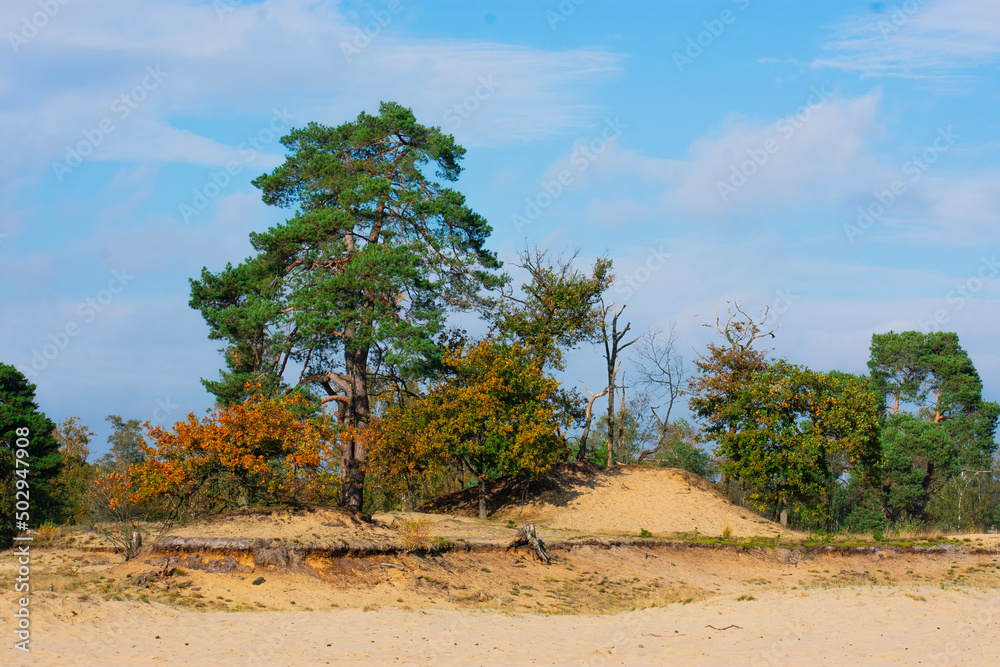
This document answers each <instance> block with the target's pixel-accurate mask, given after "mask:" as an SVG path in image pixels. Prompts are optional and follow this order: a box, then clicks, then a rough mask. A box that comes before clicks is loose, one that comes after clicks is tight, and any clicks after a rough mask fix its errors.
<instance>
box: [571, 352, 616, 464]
mask: <svg viewBox="0 0 1000 667" xmlns="http://www.w3.org/2000/svg"><path fill="white" fill-rule="evenodd" d="M618 366H619V368H620V367H621V363H619V364H618ZM581 382H583V381H582V380H581ZM583 388H584V389H586V390H587V393H588V394H590V401H589V402H588V403H587V414H586V421H584V423H583V435H581V436H580V451H578V452H577V453H576V460H577V461H583V460H585V459H586V458H587V437H588V436H590V425H591V423H592V422H593V421H594V402H595V401H596V400H597V399H599V398H600V397H601V396H604V395H605V394H606V393H608V389H610V388H611V387H605V388H604V391H602V392H601V393H599V394H595V393H594V392H592V391H590V387H588V386H587V383H586V382H583Z"/></svg>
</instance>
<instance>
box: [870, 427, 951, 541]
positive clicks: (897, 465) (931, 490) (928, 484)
mask: <svg viewBox="0 0 1000 667" xmlns="http://www.w3.org/2000/svg"><path fill="white" fill-rule="evenodd" d="M881 443H882V457H883V464H882V483H881V496H882V512H883V514H884V515H885V518H886V519H888V520H889V522H890V523H892V524H896V523H897V522H898V521H899V520H900V519H903V518H910V517H912V518H916V519H920V518H922V517H923V514H924V510H925V509H926V507H927V504H928V503H929V502H930V501H931V499H932V498H934V496H936V495H937V493H938V492H939V491H940V490H941V489H942V487H944V485H945V484H946V483H947V482H948V480H950V479H951V478H953V477H955V476H956V475H958V474H959V473H960V472H961V465H960V464H959V456H958V447H957V443H956V442H955V439H954V438H952V437H951V434H949V433H948V431H946V430H945V429H943V428H941V427H940V426H938V425H937V424H935V423H933V422H931V421H928V420H926V419H920V418H919V417H916V416H914V415H911V414H907V413H905V412H902V413H899V414H894V415H889V417H888V418H887V419H886V422H885V426H884V427H883V428H882V435H881Z"/></svg>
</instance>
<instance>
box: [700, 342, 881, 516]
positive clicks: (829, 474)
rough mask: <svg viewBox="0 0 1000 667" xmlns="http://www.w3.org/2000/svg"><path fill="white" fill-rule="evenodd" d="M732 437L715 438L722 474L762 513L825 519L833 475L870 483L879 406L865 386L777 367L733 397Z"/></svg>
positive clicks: (836, 375)
mask: <svg viewBox="0 0 1000 667" xmlns="http://www.w3.org/2000/svg"><path fill="white" fill-rule="evenodd" d="M734 398H735V400H734V401H733V409H734V410H737V411H738V412H739V414H740V418H739V419H738V421H737V422H736V428H735V430H734V431H732V432H729V431H726V432H722V433H719V434H718V435H717V436H716V442H717V445H718V446H717V449H716V454H717V455H719V456H721V457H723V461H724V462H723V464H722V470H723V472H724V473H725V474H727V475H729V476H730V477H733V478H738V479H740V480H741V482H742V484H743V487H744V490H745V492H746V498H747V499H748V500H749V501H750V502H751V503H752V504H753V505H755V506H756V507H757V508H758V509H761V510H774V509H777V510H778V511H779V513H780V518H781V521H782V524H783V525H786V524H787V512H788V510H794V511H797V512H798V513H799V514H800V515H803V516H807V517H809V516H813V517H815V516H824V515H826V514H827V513H828V511H829V502H830V497H831V494H832V490H833V489H832V487H833V484H834V482H835V480H836V479H837V478H838V477H840V476H841V475H842V474H843V473H844V472H845V470H841V469H838V468H837V467H836V466H835V462H836V461H837V460H838V456H837V455H838V454H840V453H843V454H844V455H845V456H844V458H845V459H846V463H845V467H846V471H847V472H849V473H851V474H854V475H857V476H858V477H859V478H863V479H869V478H870V477H871V476H872V475H873V474H874V472H875V469H876V467H877V465H878V440H877V435H878V426H879V417H880V406H879V403H878V399H877V397H876V395H875V394H874V392H873V391H872V390H871V389H870V387H869V385H868V383H867V382H866V381H865V380H862V379H860V378H854V377H851V376H847V375H844V374H840V373H831V374H826V375H824V374H821V373H817V372H815V371H812V370H809V369H807V368H803V367H800V366H796V365H794V364H789V363H788V362H786V361H784V360H779V361H777V362H775V363H773V364H771V365H770V366H769V367H768V368H767V369H766V370H764V371H762V372H760V373H758V374H756V375H755V376H754V378H753V380H752V381H750V382H748V383H746V384H745V385H744V386H743V387H742V388H741V389H740V390H738V391H737V393H736V395H735V397H734Z"/></svg>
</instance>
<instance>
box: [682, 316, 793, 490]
mask: <svg viewBox="0 0 1000 667" xmlns="http://www.w3.org/2000/svg"><path fill="white" fill-rule="evenodd" d="M767 317H768V309H766V308H765V309H764V311H763V313H762V317H761V318H760V321H759V322H758V321H754V319H753V318H752V317H751V316H750V315H749V314H747V313H746V312H745V311H744V310H743V308H742V305H741V304H740V303H739V302H736V303H730V304H729V308H728V311H727V318H726V321H725V322H723V321H722V319H721V318H720V317H719V316H718V315H716V318H715V324H710V323H708V322H704V326H706V327H709V328H712V329H715V330H716V331H718V332H719V334H720V335H721V336H722V338H723V340H724V343H722V344H719V343H709V344H708V346H707V350H708V351H707V353H706V354H703V355H701V356H700V357H699V358H698V359H695V361H694V364H695V367H696V369H697V374H696V375H695V376H694V377H692V378H691V379H690V380H689V381H688V395H689V397H690V398H689V399H688V407H689V408H690V409H691V412H692V413H693V414H694V416H695V417H696V418H697V419H698V420H700V422H701V424H702V433H703V434H704V437H705V439H706V440H710V441H712V440H714V441H716V442H719V440H720V438H725V437H731V436H733V435H735V434H736V431H737V430H738V429H739V428H740V424H741V422H742V421H743V420H744V419H745V416H746V415H745V412H744V410H745V407H744V406H743V405H741V404H739V402H738V400H737V399H738V397H739V396H740V394H741V392H742V391H743V390H744V388H745V387H747V386H748V385H750V384H751V383H752V382H753V381H754V380H755V378H756V376H757V375H758V374H760V373H762V372H764V370H765V369H767V367H768V364H769V362H770V359H769V357H768V354H767V353H766V352H764V351H763V350H757V349H754V345H755V344H757V341H759V340H761V339H764V338H768V337H771V338H773V337H774V330H773V329H772V330H768V329H767V327H766V324H767ZM729 455H731V456H735V457H736V458H735V459H734V460H733V461H731V463H733V464H734V466H727V465H723V466H722V484H723V486H724V487H725V489H726V492H727V493H729V492H730V488H729V486H730V481H731V480H730V477H729V471H733V470H739V466H740V463H741V462H740V458H739V457H740V456H741V452H740V451H739V450H738V449H733V448H730V454H729ZM722 463H723V464H725V463H726V462H725V461H723V462H722Z"/></svg>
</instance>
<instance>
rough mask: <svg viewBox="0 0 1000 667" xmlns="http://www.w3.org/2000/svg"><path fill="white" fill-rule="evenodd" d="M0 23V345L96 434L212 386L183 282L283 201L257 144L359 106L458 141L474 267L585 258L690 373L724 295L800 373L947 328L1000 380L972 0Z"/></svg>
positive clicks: (156, 415) (240, 251) (19, 0)
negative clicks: (895, 334) (877, 337)
mask: <svg viewBox="0 0 1000 667" xmlns="http://www.w3.org/2000/svg"><path fill="white" fill-rule="evenodd" d="M0 27H2V32H3V34H4V44H2V45H0V52H2V53H3V55H2V57H0V97H2V100H3V103H2V104H0V145H2V146H3V149H2V152H0V172H2V174H0V176H2V178H0V210H2V212H3V213H2V216H0V360H2V361H4V362H6V363H11V364H14V365H15V366H17V367H18V368H19V369H21V370H22V371H24V372H25V373H26V374H27V375H28V376H29V378H30V379H31V380H32V381H33V382H35V383H36V384H37V386H38V400H39V403H40V404H41V407H42V409H43V410H44V411H45V412H46V413H47V414H48V415H49V416H50V417H52V418H53V419H55V420H61V419H63V418H65V417H67V416H70V415H79V416H81V417H82V419H83V421H84V423H87V424H89V425H90V426H91V428H93V429H94V430H95V431H97V433H98V438H96V439H95V447H94V448H95V449H96V450H98V451H101V450H103V449H105V448H106V445H105V444H104V442H105V440H106V437H107V434H108V429H107V428H106V424H105V423H104V417H105V416H106V415H108V414H119V415H121V416H123V417H126V418H132V417H134V418H138V419H140V420H146V419H149V420H152V421H154V422H160V423H171V422H173V421H175V420H177V419H181V418H182V417H183V416H184V415H185V414H186V413H187V412H189V411H194V412H196V413H197V414H201V413H203V412H204V411H205V410H206V409H207V408H209V407H210V405H211V398H210V396H209V395H208V394H207V393H206V392H205V391H204V389H203V387H202V386H201V384H200V382H199V378H202V377H207V378H215V377H217V373H218V369H219V367H220V366H221V365H222V361H221V356H220V355H219V353H218V348H219V344H218V343H216V342H213V341H209V340H208V338H207V333H208V329H207V327H206V325H205V324H204V322H203V321H202V320H201V317H200V315H199V314H198V313H197V312H196V311H193V310H191V309H190V308H189V307H188V305H187V302H188V298H189V286H188V279H189V278H192V277H196V276H198V275H199V273H200V271H201V269H202V267H208V268H209V269H210V270H213V271H217V270H219V269H221V268H222V267H223V266H224V265H225V263H226V262H228V261H232V262H234V263H235V262H239V261H241V260H243V259H245V258H246V257H247V256H248V255H249V254H250V252H251V249H250V246H249V242H248V234H249V233H250V232H251V231H255V230H263V229H266V228H268V227H270V226H272V225H274V224H276V223H278V222H280V221H282V220H283V219H284V218H285V217H286V216H287V212H286V211H283V210H279V209H273V208H269V207H267V206H265V205H264V204H263V203H262V202H261V201H260V197H259V193H258V191H256V190H255V189H254V188H253V187H252V186H251V185H250V182H251V181H252V180H253V179H254V178H255V177H257V176H258V175H260V174H261V173H263V172H265V171H267V170H270V169H272V168H273V167H275V166H277V165H278V164H280V163H281V161H282V159H283V154H282V146H281V145H280V143H279V142H278V139H279V138H280V136H281V135H282V134H284V133H285V132H286V131H287V130H288V129H289V128H291V127H293V126H301V125H304V124H305V123H307V122H309V121H317V122H320V123H324V124H328V125H336V124H340V123H342V122H345V121H348V120H353V119H354V118H355V117H356V116H357V114H358V113H359V112H360V111H362V110H364V111H368V112H376V111H377V109H378V103H379V101H380V100H394V101H397V102H399V103H401V104H404V105H405V106H408V107H410V108H412V109H413V110H414V112H415V114H416V116H417V118H418V120H419V121H420V122H422V123H424V124H427V125H437V126H441V127H442V129H444V130H445V131H446V132H448V133H451V134H454V136H455V137H456V139H457V141H458V142H459V143H460V144H462V145H463V146H465V147H466V149H467V151H468V153H467V155H466V158H465V162H464V167H465V171H464V173H463V175H462V177H461V180H460V181H459V183H458V188H459V189H460V190H461V191H462V192H464V193H465V194H466V195H467V197H468V200H469V203H470V205H471V206H472V207H473V208H474V209H475V210H476V211H478V212H479V213H481V214H483V215H484V216H485V217H486V218H487V219H488V220H489V221H490V223H491V224H492V226H493V229H494V231H493V236H492V241H491V246H492V248H493V249H495V250H496V251H497V252H498V253H499V254H500V256H501V258H502V259H505V260H511V259H514V258H515V257H516V253H517V250H518V249H519V248H524V247H526V246H528V247H531V246H540V247H543V248H548V249H550V250H552V251H554V252H572V251H573V250H574V249H576V250H579V253H580V263H581V266H583V265H584V264H586V263H589V262H591V261H592V260H593V258H594V257H596V256H598V255H601V254H605V253H606V254H607V255H608V256H610V257H612V258H613V259H614V262H615V268H616V273H617V274H618V276H619V277H620V282H619V283H618V284H617V285H616V286H614V287H613V288H612V294H611V297H612V298H614V299H616V300H617V301H618V303H623V302H624V303H627V304H628V310H627V311H626V313H627V314H628V317H629V319H630V320H631V321H632V326H633V330H635V331H636V332H642V331H643V330H645V329H647V328H651V327H669V326H670V325H671V324H676V327H677V332H678V336H679V344H680V348H681V349H682V350H683V351H684V352H685V358H686V360H687V361H688V363H687V370H688V371H691V370H692V369H693V364H691V363H690V360H691V359H693V358H694V357H695V356H696V354H697V351H698V350H700V349H703V347H704V345H705V343H706V342H708V341H710V340H711V339H712V333H713V332H712V331H711V330H709V329H706V328H705V327H703V326H702V322H701V319H699V317H702V318H705V319H707V320H713V319H714V317H715V313H716V312H717V311H720V312H722V313H724V312H725V309H726V304H727V301H729V300H741V301H742V303H743V305H744V308H746V309H748V310H750V311H751V312H756V311H759V310H760V309H762V308H764V307H765V306H769V307H770V308H771V314H772V319H773V321H774V322H775V323H776V324H778V325H780V328H779V329H778V331H777V337H776V338H775V339H774V348H775V354H777V355H779V356H783V357H786V358H788V359H789V360H791V361H793V362H795V363H801V364H806V365H809V366H810V367H813V368H816V369H818V370H829V369H833V368H837V369H840V370H844V371H851V372H864V371H865V370H866V361H867V358H868V345H869V342H870V338H871V335H872V333H876V332H884V331H888V330H890V329H891V330H895V331H901V330H909V329H918V330H925V331H926V330H932V329H933V330H946V331H956V332H958V334H959V336H960V339H961V342H962V344H963V346H964V347H965V348H966V349H967V350H968V351H969V353H970V355H971V356H972V359H973V361H974V363H975V364H976V366H977V368H978V369H979V371H980V373H981V374H982V376H983V380H984V383H985V387H986V392H985V393H986V396H987V397H988V398H990V399H992V400H997V399H1000V354H998V351H997V348H996V344H995V340H996V337H995V331H996V329H997V326H998V324H1000V317H998V313H997V299H998V296H1000V289H998V280H997V278H998V277H1000V265H998V264H997V260H998V255H1000V243H998V235H997V231H996V229H997V222H998V217H1000V187H998V177H1000V117H998V115H997V113H996V109H997V103H998V101H1000V100H998V96H1000V86H998V83H1000V82H998V78H1000V77H998V69H997V64H998V62H1000V4H998V3H996V2H995V0H927V1H923V2H922V1H920V0H909V1H908V2H899V3H856V2H833V1H830V2H809V3H806V2H791V1H788V2H776V1H771V2H767V1H764V0H719V1H698V2H694V1H691V2H609V1H605V2H599V1H598V0H564V1H563V2H557V1H554V0H553V1H545V2H510V1H508V2H419V3H418V2H415V1H413V0H410V1H407V0H393V1H392V2H388V3H386V2H378V1H376V2H333V1H330V2H292V1H290V0H268V1H266V2H249V1H242V2H241V1H238V0H217V1H214V2H210V1H195V0H186V1H168V0H144V1H143V2H141V3H137V2H129V1H127V0H6V1H5V2H4V3H3V5H2V7H0ZM602 368H603V361H602V359H601V358H600V357H599V355H598V353H597V351H596V349H592V348H591V347H589V346H585V347H584V348H581V349H580V350H579V351H577V352H576V353H575V354H573V355H572V357H571V359H570V363H569V367H568V369H567V371H566V373H565V374H564V376H563V377H562V378H561V379H562V380H563V381H565V382H567V383H569V384H573V385H576V386H580V385H579V382H580V381H581V380H583V381H586V382H587V384H588V385H589V386H590V387H595V386H603V384H602Z"/></svg>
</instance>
